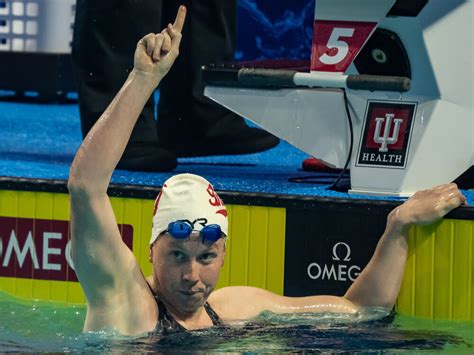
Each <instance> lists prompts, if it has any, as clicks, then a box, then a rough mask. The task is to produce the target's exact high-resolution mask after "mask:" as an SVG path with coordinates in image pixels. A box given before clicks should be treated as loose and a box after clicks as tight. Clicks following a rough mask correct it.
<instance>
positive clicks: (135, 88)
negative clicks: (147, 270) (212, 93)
mask: <svg viewBox="0 0 474 355" xmlns="http://www.w3.org/2000/svg"><path fill="white" fill-rule="evenodd" d="M185 15H186V9H185V8H184V7H180V9H179V11H178V15H177V18H176V21H175V23H174V25H169V26H168V27H167V28H166V29H165V30H163V32H162V33H159V34H148V35H147V36H145V37H144V38H142V39H141V40H140V41H139V42H138V44H137V48H136V51H135V57H134V68H133V70H132V72H131V73H130V75H129V76H128V78H127V80H126V81H125V83H124V85H123V86H122V88H121V89H120V91H119V92H118V94H117V95H116V96H115V98H114V99H113V101H112V102H111V104H110V105H109V106H108V108H107V109H106V111H105V112H104V113H103V114H102V116H101V117H100V118H99V120H98V121H97V123H96V124H95V125H94V127H93V128H92V129H91V131H90V132H89V134H88V135H87V137H86V138H85V139H84V141H83V143H82V145H81V147H80V148H79V151H78V152H77V154H76V157H75V158H74V161H73V163H72V166H71V170H70V174H69V181H68V188H69V193H70V204H71V240H72V244H71V246H72V249H71V256H72V259H73V262H74V265H75V270H76V273H77V276H78V278H79V281H80V282H81V285H82V287H83V289H84V292H85V294H86V297H87V300H88V303H89V305H90V304H93V303H94V302H97V303H100V302H101V301H103V300H104V299H107V297H108V295H109V294H110V293H111V292H110V291H115V290H116V289H117V288H124V287H125V285H126V283H127V281H128V279H130V280H132V279H133V277H134V276H136V275H137V273H138V274H139V273H140V271H139V268H138V266H137V263H136V260H135V258H134V257H133V254H132V253H131V252H130V251H129V249H128V248H127V247H126V246H125V244H124V243H123V242H122V239H121V236H120V233H119V230H118V227H117V221H116V219H115V216H114V213H113V210H112V207H111V204H110V201H109V198H108V196H107V187H108V185H109V182H110V178H111V175H112V172H113V171H114V169H115V166H116V165H117V163H118V161H119V160H120V157H121V155H122V154H123V151H124V149H125V146H126V145H127V142H128V139H129V138H130V134H131V132H132V129H133V127H134V125H135V123H136V121H137V119H138V116H139V114H140V112H141V111H142V109H143V107H144V105H145V103H146V101H147V100H148V99H149V97H150V95H151V94H152V93H153V91H154V90H155V88H156V87H157V85H158V84H159V82H160V81H161V79H162V78H163V77H164V76H165V75H166V73H167V72H168V71H169V69H170V68H171V66H172V64H173V62H174V60H175V59H176V57H177V56H178V51H179V44H180V41H181V30H182V27H183V23H184V19H185Z"/></svg>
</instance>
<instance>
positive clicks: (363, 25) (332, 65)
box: [311, 20, 377, 73]
mask: <svg viewBox="0 0 474 355" xmlns="http://www.w3.org/2000/svg"><path fill="white" fill-rule="evenodd" d="M376 25H377V23H376V22H356V21H333V20H331V21H328V20H316V21H314V30H313V46H312V52H311V71H325V72H341V73H343V72H345V71H346V69H347V67H349V65H350V64H351V63H352V61H353V60H354V59H355V57H356V56H357V54H358V53H359V52H360V50H361V49H362V47H363V45H364V44H365V42H367V40H368V39H369V37H370V35H371V34H372V32H373V31H374V29H375V26H376Z"/></svg>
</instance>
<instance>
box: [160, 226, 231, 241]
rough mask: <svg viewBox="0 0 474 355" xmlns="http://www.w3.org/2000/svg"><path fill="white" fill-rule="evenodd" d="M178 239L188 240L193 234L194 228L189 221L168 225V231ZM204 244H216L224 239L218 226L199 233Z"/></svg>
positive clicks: (204, 228) (209, 227)
mask: <svg viewBox="0 0 474 355" xmlns="http://www.w3.org/2000/svg"><path fill="white" fill-rule="evenodd" d="M167 232H168V233H169V234H170V235H171V236H172V237H174V238H176V239H186V238H188V237H189V236H190V235H191V233H192V232H193V227H192V226H191V225H190V224H189V223H188V222H187V221H176V222H171V223H170V224H168V231H167ZM199 235H200V236H201V238H202V241H203V242H211V243H214V242H216V241H217V240H218V239H219V238H220V237H222V230H221V227H220V226H219V225H218V224H210V225H208V226H205V227H203V228H202V229H201V230H200V231H199Z"/></svg>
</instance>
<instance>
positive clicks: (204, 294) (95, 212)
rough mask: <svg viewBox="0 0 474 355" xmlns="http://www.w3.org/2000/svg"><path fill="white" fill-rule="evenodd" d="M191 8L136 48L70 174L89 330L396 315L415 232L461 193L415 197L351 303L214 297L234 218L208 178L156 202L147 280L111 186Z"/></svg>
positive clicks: (185, 182) (74, 243) (393, 223)
mask: <svg viewBox="0 0 474 355" xmlns="http://www.w3.org/2000/svg"><path fill="white" fill-rule="evenodd" d="M185 16H186V9H185V8H184V7H180V8H179V10H178V14H177V16H176V20H175V22H174V24H172V25H171V24H170V25H168V26H167V27H166V28H165V29H164V30H163V31H162V32H161V33H158V34H149V35H147V36H145V37H144V38H142V39H141V40H140V41H139V42H138V45H137V48H136V52H135V57H134V58H135V60H134V69H133V71H132V72H131V73H130V75H129V77H128V79H127V80H126V82H125V83H124V85H123V87H122V88H121V90H120V91H119V92H118V94H117V95H116V97H115V98H114V100H113V101H112V103H111V104H110V105H109V107H108V108H107V110H106V111H105V112H104V113H103V114H102V116H101V117H100V119H99V120H98V121H97V123H96V124H95V126H94V127H93V128H92V130H91V131H90V132H89V134H88V136H87V137H86V139H85V140H84V142H83V143H82V145H81V147H80V149H79V151H78V152H77V154H76V157H75V158H74V161H73V163H72V166H71V171H70V176H69V181H68V188H69V193H70V201H71V256H72V260H73V262H74V265H75V270H76V274H77V277H78V279H79V281H80V283H81V286H82V288H83V290H84V293H85V296H86V299H87V315H86V320H85V324H84V331H86V332H88V331H94V332H96V331H111V332H116V333H118V334H123V335H140V334H146V333H154V332H156V333H162V332H167V331H179V330H183V329H188V330H192V329H202V328H208V327H212V326H220V325H222V324H226V323H229V322H231V321H236V320H248V319H251V318H254V317H256V316H258V315H259V314H260V313H262V312H263V311H270V312H274V313H298V312H338V313H357V312H358V311H359V310H361V308H362V307H367V306H378V307H386V308H392V307H393V305H394V303H395V300H396V298H397V295H398V292H399V290H400V285H401V282H402V277H403V272H404V266H405V261H406V258H407V252H408V246H407V233H408V228H409V226H410V225H413V224H417V225H423V224H429V223H432V222H434V221H436V220H438V219H440V218H442V217H443V216H444V215H445V214H446V213H448V212H449V211H451V210H452V209H454V208H456V207H458V206H459V205H461V204H463V203H465V198H464V196H463V195H462V194H461V193H460V191H459V190H458V189H457V186H456V185H454V184H447V185H442V186H439V187H436V188H432V189H429V190H425V191H421V192H417V193H416V194H415V195H414V196H413V197H412V198H410V199H409V200H407V201H406V202H405V203H403V204H402V205H400V206H399V207H397V208H395V209H394V210H393V211H392V212H391V213H390V214H389V216H388V218H387V225H386V229H385V232H384V234H383V235H382V237H381V238H380V240H379V242H378V245H377V248H376V250H375V252H374V255H373V257H372V258H371V260H370V262H369V264H368V265H367V266H366V267H365V269H364V270H363V271H362V273H361V274H360V275H359V277H358V278H357V279H356V280H355V281H354V283H353V284H352V285H351V287H350V288H349V290H348V291H347V292H346V294H345V295H344V296H343V297H337V296H309V297H284V296H280V295H276V294H273V293H271V292H269V291H266V290H263V289H259V288H255V287H244V286H240V287H235V286H233V287H225V288H222V289H219V290H216V291H214V287H215V285H216V283H217V281H218V279H219V272H220V270H221V268H222V266H223V264H224V257H225V253H226V240H227V238H228V220H227V211H226V209H225V206H224V204H223V203H222V200H221V199H220V198H219V196H218V195H217V193H216V192H215V191H214V189H213V187H212V185H211V184H210V183H209V182H208V181H207V180H205V179H204V178H202V177H199V176H196V175H192V174H180V175H176V176H173V177H171V178H170V179H168V180H167V181H166V182H165V184H164V185H163V188H162V190H161V192H160V194H159V196H158V197H157V199H156V201H155V211H154V216H153V227H152V232H151V239H150V249H149V259H150V262H151V263H152V265H153V272H152V275H151V276H149V277H147V278H145V277H144V275H143V273H142V271H141V269H140V267H139V265H138V263H137V260H136V259H135V257H134V255H133V254H132V252H131V251H130V249H129V248H128V247H127V246H126V245H125V244H124V243H123V241H122V238H121V235H120V232H119V230H118V227H117V221H116V219H115V216H114V213H113V210H112V206H111V203H110V200H109V197H108V196H107V187H108V185H109V182H110V178H111V175H112V172H113V171H114V169H115V166H116V165H117V163H118V161H119V160H120V157H121V155H122V153H123V151H124V149H125V146H126V144H127V141H128V139H129V137H130V134H131V132H132V129H133V127H134V124H135V122H136V120H137V118H138V116H139V113H140V112H141V110H142V109H143V107H144V105H145V103H146V101H147V100H148V98H149V97H150V95H151V94H152V93H153V91H154V89H155V88H156V87H157V86H158V84H159V83H160V81H161V80H162V79H163V77H164V76H165V75H166V73H167V72H168V71H169V69H170V68H171V66H172V64H173V62H174V60H175V59H176V57H177V56H178V53H179V44H180V40H181V29H182V27H183V24H184V20H185Z"/></svg>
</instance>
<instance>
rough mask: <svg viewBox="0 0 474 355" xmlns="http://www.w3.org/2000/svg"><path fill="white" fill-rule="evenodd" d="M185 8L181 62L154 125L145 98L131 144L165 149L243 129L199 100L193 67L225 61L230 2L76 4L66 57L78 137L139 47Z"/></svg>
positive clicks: (92, 0)
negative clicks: (71, 74) (72, 74)
mask: <svg viewBox="0 0 474 355" xmlns="http://www.w3.org/2000/svg"><path fill="white" fill-rule="evenodd" d="M180 4H183V5H185V6H186V7H187V9H188V12H187V17H186V23H185V25H184V29H183V40H182V42H181V48H180V55H179V57H178V59H177V61H176V63H175V64H174V66H173V68H172V69H171V71H170V72H169V73H168V75H167V76H166V78H165V79H164V80H163V81H162V83H161V84H160V101H159V106H158V125H157V124H156V121H155V120H154V102H153V98H151V99H150V100H149V101H148V102H147V104H146V106H145V108H144V110H143V112H142V113H141V115H140V117H139V119H138V122H137V124H136V126H135V128H134V130H133V132H132V136H131V138H130V142H132V143H133V142H141V143H150V142H154V143H156V142H158V143H159V145H160V146H162V147H165V148H170V149H172V148H173V147H174V146H175V145H176V144H179V142H183V140H185V141H186V142H188V143H191V144H192V142H193V141H196V140H199V139H201V138H202V137H203V136H209V137H211V138H212V137H213V136H219V135H221V134H223V133H226V132H235V131H236V130H237V131H238V129H239V128H242V127H243V125H245V123H244V122H243V120H242V119H241V118H239V117H238V116H236V115H234V114H232V113H231V112H230V111H228V110H227V109H225V108H223V107H221V106H219V105H217V104H215V103H213V102H212V101H211V100H209V99H207V98H206V97H204V96H203V89H204V85H203V84H202V82H201V79H200V68H201V66H202V65H205V64H209V63H219V62H225V61H232V60H233V57H234V50H235V37H236V1H235V0H178V1H175V0H78V1H77V5H76V20H75V28H74V38H73V48H72V58H73V66H74V72H75V75H76V79H77V85H78V96H79V109H80V114H81V127H82V133H83V135H84V136H85V135H86V134H87V132H88V131H89V130H90V129H91V127H92V126H93V125H94V123H95V122H96V120H97V119H98V118H99V117H100V115H101V114H102V112H104V110H105V109H106V107H107V106H108V105H109V103H110V102H111V101H112V99H113V97H114V96H115V94H116V93H117V92H118V90H119V89H120V87H121V86H122V84H123V83H124V81H125V80H126V78H127V75H128V73H129V72H130V71H131V70H132V68H133V53H134V51H135V47H136V43H137V42H138V40H139V39H140V38H141V37H143V36H144V35H146V34H147V33H150V32H154V33H156V32H160V31H161V30H162V28H163V27H164V26H166V25H167V24H168V23H169V22H171V23H172V22H173V21H174V18H175V16H176V12H177V9H178V6H179V5H180Z"/></svg>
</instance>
